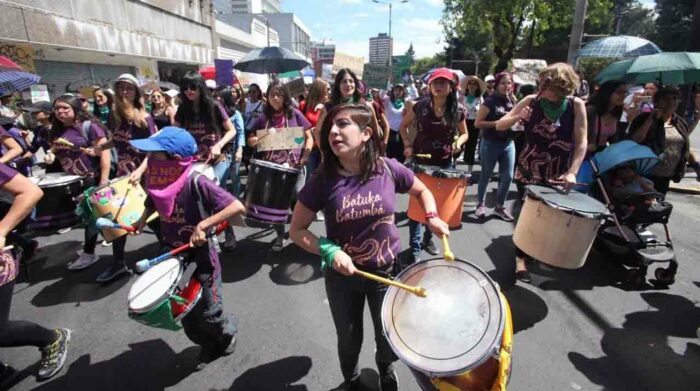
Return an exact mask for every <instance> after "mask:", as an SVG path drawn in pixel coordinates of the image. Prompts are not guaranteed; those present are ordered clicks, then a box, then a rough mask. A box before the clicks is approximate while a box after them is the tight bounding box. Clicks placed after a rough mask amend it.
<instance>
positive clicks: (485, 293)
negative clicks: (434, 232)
mask: <svg viewBox="0 0 700 391" xmlns="http://www.w3.org/2000/svg"><path fill="white" fill-rule="evenodd" d="M396 280H397V281H400V282H402V283H404V284H408V285H414V286H421V287H423V288H425V290H426V292H427V296H426V297H418V296H416V295H414V294H412V293H409V292H406V291H405V290H402V289H399V288H396V287H393V286H391V287H389V288H388V290H387V292H386V296H385V297H384V302H383V304H382V325H383V328H384V333H385V335H386V337H387V340H388V341H389V344H390V345H391V347H392V349H393V350H394V352H395V353H396V355H397V356H398V357H399V358H400V359H401V361H403V362H404V363H405V364H406V365H408V366H409V367H410V368H411V369H412V371H413V373H414V375H415V377H416V380H417V381H418V384H419V385H420V386H421V388H422V389H424V390H436V389H437V390H449V389H451V390H455V389H457V390H491V389H492V387H493V386H494V384H501V385H502V388H501V389H505V384H507V381H508V374H509V373H510V354H511V344H512V342H511V341H512V334H513V329H512V322H511V319H510V309H509V307H508V303H507V301H506V299H505V298H504V297H503V295H501V293H500V292H499V289H498V286H497V285H496V283H494V282H493V281H492V280H491V278H490V277H489V276H488V275H487V274H486V273H485V272H484V271H483V270H481V269H480V268H479V267H477V266H476V265H474V264H472V263H470V262H467V261H463V260H455V261H445V260H443V259H442V258H438V259H431V260H427V261H423V262H419V263H416V264H413V265H411V266H409V267H408V268H406V269H405V270H403V271H402V272H401V273H400V274H399V275H398V276H397V277H396Z"/></svg>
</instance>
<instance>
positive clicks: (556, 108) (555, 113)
mask: <svg viewBox="0 0 700 391" xmlns="http://www.w3.org/2000/svg"><path fill="white" fill-rule="evenodd" d="M567 103H568V102H567V100H566V98H564V99H562V101H561V103H552V102H550V101H548V100H547V99H540V108H542V111H543V112H544V116H545V117H547V119H548V120H550V121H552V122H555V121H557V120H558V119H559V117H561V116H562V114H564V112H565V111H566V106H567Z"/></svg>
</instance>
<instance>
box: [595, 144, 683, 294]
mask: <svg viewBox="0 0 700 391" xmlns="http://www.w3.org/2000/svg"><path fill="white" fill-rule="evenodd" d="M659 162H660V160H659V158H658V156H656V154H655V153H654V152H652V150H651V149H649V148H648V147H646V146H643V145H639V144H637V143H635V142H634V141H630V140H626V141H622V142H619V143H616V144H612V145H610V146H609V147H607V148H606V149H605V150H603V151H601V152H599V153H597V154H595V155H594V156H593V158H592V159H591V160H590V163H591V166H592V168H593V178H594V181H595V183H594V184H593V186H591V192H592V195H593V196H594V197H596V198H598V199H599V200H600V201H601V202H604V203H605V204H606V205H607V207H608V209H609V210H610V212H612V213H611V217H610V218H609V219H607V220H606V221H605V222H604V224H603V226H601V227H600V230H599V231H598V236H597V238H596V244H597V245H599V248H600V246H602V247H603V249H604V250H607V252H608V253H609V254H611V255H613V256H615V257H616V258H617V259H618V260H620V261H621V262H622V263H623V264H624V265H626V266H628V269H627V276H626V278H627V280H628V281H629V282H631V283H632V284H634V285H636V286H642V285H644V284H645V283H646V273H647V268H648V267H649V265H651V264H652V263H668V267H666V268H657V269H656V270H655V271H654V276H655V277H656V280H655V281H653V282H654V284H655V285H660V286H668V285H671V284H673V282H674V277H675V275H676V270H677V269H678V262H677V261H676V257H675V251H674V250H673V243H672V242H671V234H670V232H669V229H668V219H669V217H670V215H671V212H672V210H673V206H672V205H671V204H669V203H668V202H666V201H664V195H663V194H661V193H657V192H648V191H645V192H640V193H635V194H632V195H629V196H626V197H624V198H622V199H620V198H619V197H611V195H610V194H611V193H610V191H609V190H610V189H609V187H610V186H611V184H610V182H609V181H608V180H607V179H608V178H609V176H610V175H611V174H612V173H613V172H614V170H616V169H618V168H620V167H623V166H625V165H628V166H629V167H631V168H633V169H634V170H635V171H636V173H637V174H639V175H641V176H644V175H646V174H648V173H649V172H651V170H652V169H653V168H654V167H655V166H656V165H657V164H658V163H659ZM606 186H607V188H606ZM654 224H662V225H663V230H664V233H665V238H662V237H660V236H658V235H656V234H655V233H653V232H651V231H650V230H649V229H648V228H649V227H650V226H652V225H654Z"/></svg>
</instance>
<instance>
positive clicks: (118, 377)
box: [34, 339, 199, 391]
mask: <svg viewBox="0 0 700 391" xmlns="http://www.w3.org/2000/svg"><path fill="white" fill-rule="evenodd" d="M129 347H130V350H127V351H126V352H123V353H121V354H119V355H118V356H116V357H114V358H113V359H111V360H108V361H102V362H97V363H91V362H90V355H89V354H85V355H83V356H81V357H79V358H78V359H76V360H75V361H73V363H71V365H70V366H69V367H68V368H66V369H64V371H65V375H63V376H61V377H58V378H56V379H55V380H51V381H49V382H48V383H43V384H41V385H39V386H38V387H36V388H34V390H36V391H46V390H61V391H62V390H100V391H107V390H162V389H164V388H166V387H170V386H173V385H176V384H178V383H179V382H180V381H182V380H183V379H184V378H186V377H187V376H189V375H190V373H192V371H193V369H194V366H195V363H196V360H197V352H198V351H199V348H198V347H194V346H193V347H189V348H187V349H185V350H183V351H182V352H180V353H175V352H174V351H173V350H172V348H171V347H170V346H169V345H168V344H166V343H165V342H164V341H163V340H162V339H153V340H149V341H145V342H139V343H135V344H130V345H129Z"/></svg>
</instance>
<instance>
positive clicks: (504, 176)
mask: <svg viewBox="0 0 700 391" xmlns="http://www.w3.org/2000/svg"><path fill="white" fill-rule="evenodd" d="M479 154H480V156H481V175H480V176H479V189H478V197H479V203H480V204H481V203H483V202H484V199H485V198H486V188H487V187H488V185H489V181H490V180H491V175H492V174H493V169H494V168H495V167H496V163H498V173H499V175H500V177H499V180H498V191H497V192H496V205H497V206H503V204H504V203H505V202H506V197H507V196H508V188H509V187H510V183H511V182H512V181H513V169H514V168H515V143H513V141H512V140H511V141H494V140H486V139H482V140H481V146H480V147H479Z"/></svg>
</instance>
